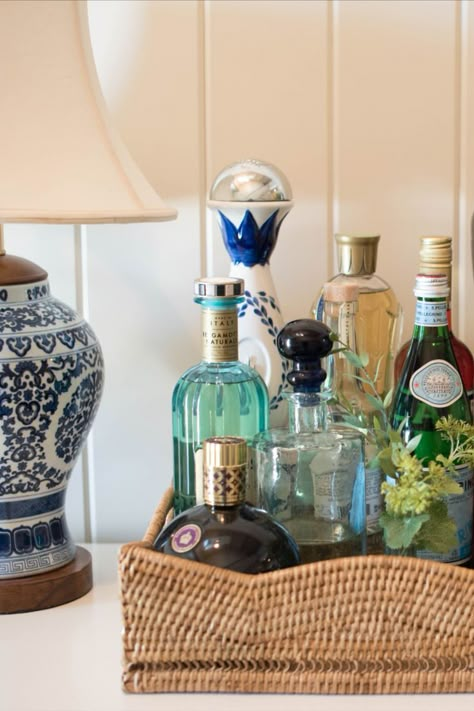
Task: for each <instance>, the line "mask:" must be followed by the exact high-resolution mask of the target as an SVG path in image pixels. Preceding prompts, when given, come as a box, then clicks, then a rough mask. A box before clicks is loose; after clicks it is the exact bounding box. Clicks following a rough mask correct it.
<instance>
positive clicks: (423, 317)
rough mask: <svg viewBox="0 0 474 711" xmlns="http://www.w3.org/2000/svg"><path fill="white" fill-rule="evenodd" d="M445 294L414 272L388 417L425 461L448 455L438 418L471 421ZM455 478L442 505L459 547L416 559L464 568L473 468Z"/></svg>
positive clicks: (443, 286)
mask: <svg viewBox="0 0 474 711" xmlns="http://www.w3.org/2000/svg"><path fill="white" fill-rule="evenodd" d="M448 294H449V287H448V281H447V278H446V276H444V275H443V276H442V275H426V274H418V276H417V277H416V286H415V296H416V313H415V326H414V329H413V336H412V339H411V343H410V346H409V349H408V353H407V357H406V360H405V364H404V366H403V370H402V372H401V375H400V380H399V383H398V386H397V389H396V391H395V396H394V401H393V408H392V413H391V424H392V427H394V428H395V429H398V428H401V434H402V439H403V441H404V442H405V443H407V442H408V441H409V440H410V439H412V437H415V436H416V435H421V440H420V442H419V444H418V446H417V447H416V449H415V452H414V453H415V455H416V456H417V457H418V459H423V458H426V460H427V461H429V460H430V459H435V458H436V455H437V454H443V455H445V456H447V455H448V454H449V445H448V443H447V442H446V441H445V440H443V439H442V436H441V433H440V432H438V431H436V429H435V424H436V421H437V420H439V419H440V418H441V417H448V415H452V416H453V417H455V418H457V419H459V420H464V421H465V422H471V412H470V407H469V401H468V398H467V395H466V391H465V390H464V387H463V383H462V379H461V376H460V373H459V368H458V364H457V361H456V357H455V355H454V352H453V349H452V344H451V339H450V334H449V327H448V317H447V297H448ZM455 479H456V481H457V482H458V483H459V484H460V485H461V486H462V488H463V492H464V493H463V494H461V495H456V496H454V495H452V496H448V497H447V499H446V503H447V506H448V512H449V515H450V516H451V517H452V518H453V519H454V521H455V523H456V527H457V537H458V545H457V547H456V548H454V549H453V550H451V551H449V553H446V554H442V555H440V554H435V553H432V552H429V551H418V550H417V551H416V555H417V557H420V558H430V559H432V560H438V561H442V562H449V563H457V564H466V563H468V562H469V560H470V557H471V540H472V515H473V511H472V507H473V472H472V469H471V468H470V467H468V466H460V467H458V468H457V470H456V477H455Z"/></svg>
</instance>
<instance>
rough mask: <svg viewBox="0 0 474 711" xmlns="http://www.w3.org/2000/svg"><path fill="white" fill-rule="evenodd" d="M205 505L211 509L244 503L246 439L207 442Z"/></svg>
mask: <svg viewBox="0 0 474 711" xmlns="http://www.w3.org/2000/svg"><path fill="white" fill-rule="evenodd" d="M203 449H204V501H205V503H206V504H207V505H208V506H235V505H236V504H240V503H242V502H243V501H245V478H246V473H247V442H246V441H245V439H243V437H209V438H208V439H205V440H204V443H203Z"/></svg>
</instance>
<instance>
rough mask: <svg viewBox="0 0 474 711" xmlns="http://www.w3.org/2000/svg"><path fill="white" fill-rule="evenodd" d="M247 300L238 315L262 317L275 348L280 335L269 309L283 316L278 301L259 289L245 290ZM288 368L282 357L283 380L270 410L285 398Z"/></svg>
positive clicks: (271, 400) (241, 316) (271, 402)
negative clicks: (255, 291) (254, 291)
mask: <svg viewBox="0 0 474 711" xmlns="http://www.w3.org/2000/svg"><path fill="white" fill-rule="evenodd" d="M244 296H245V300H244V302H243V303H242V304H241V305H240V306H239V308H238V311H237V313H238V317H239V318H245V316H246V315H247V314H248V313H253V314H254V315H255V316H257V318H259V319H260V323H261V324H262V325H263V326H264V327H265V328H266V330H267V332H268V334H269V335H270V336H271V337H272V340H273V345H274V346H275V348H276V347H277V345H276V339H277V336H278V328H277V326H276V325H275V323H274V321H273V318H272V315H271V314H270V313H269V309H268V308H267V306H268V307H270V309H273V311H275V312H276V313H277V314H278V315H280V316H281V312H280V307H279V306H278V304H277V303H276V301H275V299H274V297H273V296H271V295H270V294H267V293H266V292H265V291H257V293H256V294H255V295H254V294H252V293H251V292H250V291H248V290H245V292H244ZM287 370H288V363H287V361H286V360H285V359H284V358H282V359H281V382H280V383H279V385H278V389H277V392H276V393H275V395H273V396H272V397H271V399H270V410H275V409H276V408H277V407H278V405H279V404H280V402H281V401H282V399H283V389H284V387H285V384H286V373H287Z"/></svg>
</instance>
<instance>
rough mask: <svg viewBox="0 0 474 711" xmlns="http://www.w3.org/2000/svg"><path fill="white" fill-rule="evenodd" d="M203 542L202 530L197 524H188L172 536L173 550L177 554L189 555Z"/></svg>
mask: <svg viewBox="0 0 474 711" xmlns="http://www.w3.org/2000/svg"><path fill="white" fill-rule="evenodd" d="M200 540H201V529H200V528H199V526H197V525H196V524H195V523H186V524H185V525H184V526H181V528H178V530H177V531H175V532H174V533H173V535H172V536H171V548H172V549H173V550H174V551H175V553H187V552H188V551H190V550H192V549H193V548H194V546H196V545H197V544H198V543H199V541H200Z"/></svg>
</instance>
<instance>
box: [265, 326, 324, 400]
mask: <svg viewBox="0 0 474 711" xmlns="http://www.w3.org/2000/svg"><path fill="white" fill-rule="evenodd" d="M330 334H331V330H330V329H329V328H328V326H326V324H325V323H322V322H321V321H315V320H314V319H308V318H301V319H297V320H296V321H289V323H287V324H285V326H283V328H282V329H281V331H280V333H279V334H278V336H277V348H278V351H279V353H280V355H281V356H282V357H283V358H286V359H287V360H291V361H293V363H292V365H293V370H290V371H289V372H288V374H287V376H286V377H287V380H288V382H289V383H290V385H292V386H293V389H294V391H295V392H300V393H317V392H319V391H320V389H321V383H322V382H323V381H324V380H325V378H326V371H325V370H324V369H323V368H322V367H321V358H325V357H326V356H327V355H328V354H329V353H330V351H331V348H332V341H331V338H330Z"/></svg>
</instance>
